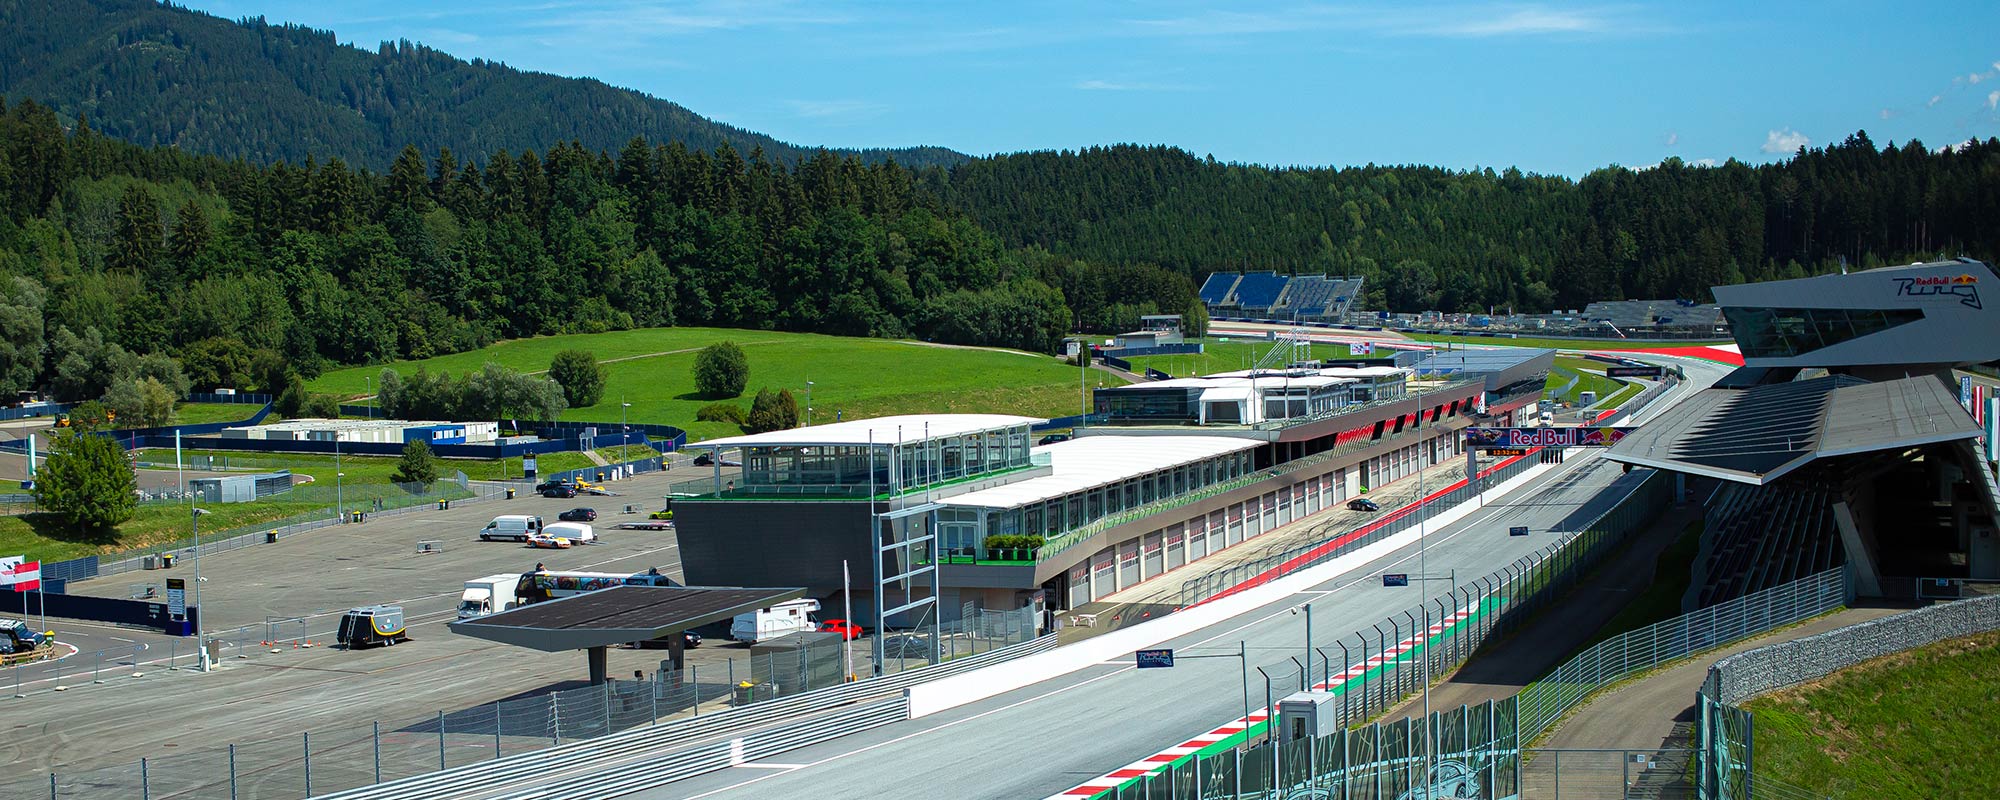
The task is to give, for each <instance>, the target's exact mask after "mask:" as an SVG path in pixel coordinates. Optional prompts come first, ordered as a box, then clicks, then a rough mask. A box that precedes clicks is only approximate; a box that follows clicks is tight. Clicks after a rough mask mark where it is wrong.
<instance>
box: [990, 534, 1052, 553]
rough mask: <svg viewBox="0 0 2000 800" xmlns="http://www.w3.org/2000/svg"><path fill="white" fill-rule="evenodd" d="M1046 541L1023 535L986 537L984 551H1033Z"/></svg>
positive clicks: (1038, 537) (1037, 537)
mask: <svg viewBox="0 0 2000 800" xmlns="http://www.w3.org/2000/svg"><path fill="white" fill-rule="evenodd" d="M1046 541H1047V540H1046V539H1044V538H1042V537H1040V536H1034V535H1024V536H988V537H986V549H988V550H1033V549H1035V548H1037V547H1041V546H1042V544H1043V543H1044V542H1046Z"/></svg>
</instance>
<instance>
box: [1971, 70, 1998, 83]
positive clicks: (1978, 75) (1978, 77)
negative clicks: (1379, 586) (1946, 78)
mask: <svg viewBox="0 0 2000 800" xmlns="http://www.w3.org/2000/svg"><path fill="white" fill-rule="evenodd" d="M1991 77H1993V76H1991V75H1988V74H1986V73H1984V72H1975V73H1972V74H1971V75H1967V76H1965V80H1966V81H1967V82H1969V83H1978V82H1980V81H1983V80H1986V79H1987V78H1991Z"/></svg>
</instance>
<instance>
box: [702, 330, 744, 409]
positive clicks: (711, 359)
mask: <svg viewBox="0 0 2000 800" xmlns="http://www.w3.org/2000/svg"><path fill="white" fill-rule="evenodd" d="M749 382H750V359H749V358H747V357H745V356H744V355H743V348H741V347H738V346H736V343H735V342H728V341H724V342H716V343H715V344H712V345H709V346H707V347H704V348H702V349H701V354H699V355H697V356H695V357H694V388H695V391H696V392H697V393H699V394H700V395H701V396H702V397H717V398H721V397H737V396H740V395H742V394H743V387H744V386H745V385H747V384H749Z"/></svg>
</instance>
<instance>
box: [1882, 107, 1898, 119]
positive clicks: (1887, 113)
mask: <svg viewBox="0 0 2000 800" xmlns="http://www.w3.org/2000/svg"><path fill="white" fill-rule="evenodd" d="M1877 113H1878V114H1879V115H1880V116H1881V117H1882V118H1883V119H1889V118H1891V117H1894V116H1896V110H1895V109H1893V108H1885V109H1882V110H1881V111H1880V112H1877Z"/></svg>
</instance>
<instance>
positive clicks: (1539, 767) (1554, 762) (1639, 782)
mask: <svg viewBox="0 0 2000 800" xmlns="http://www.w3.org/2000/svg"><path fill="white" fill-rule="evenodd" d="M1521 735H1522V736H1527V735H1528V733H1527V731H1525V730H1523V731H1522V732H1521ZM1694 768H1695V767H1694V750H1692V749H1690V748H1685V747H1662V748H1655V749H1650V750H1648V749H1638V750H1609V749H1605V750H1592V749H1561V750H1557V749H1545V748H1536V749H1529V750H1524V751H1522V753H1521V798H1522V799H1523V800H1529V799H1530V798H1532V799H1533V800H1560V799H1561V798H1562V797H1565V796H1568V797H1574V798H1579V800H1582V798H1592V800H1599V799H1603V800H1610V799H1613V798H1615V800H1640V799H1641V798H1644V800H1694V798H1695V781H1694Z"/></svg>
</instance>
